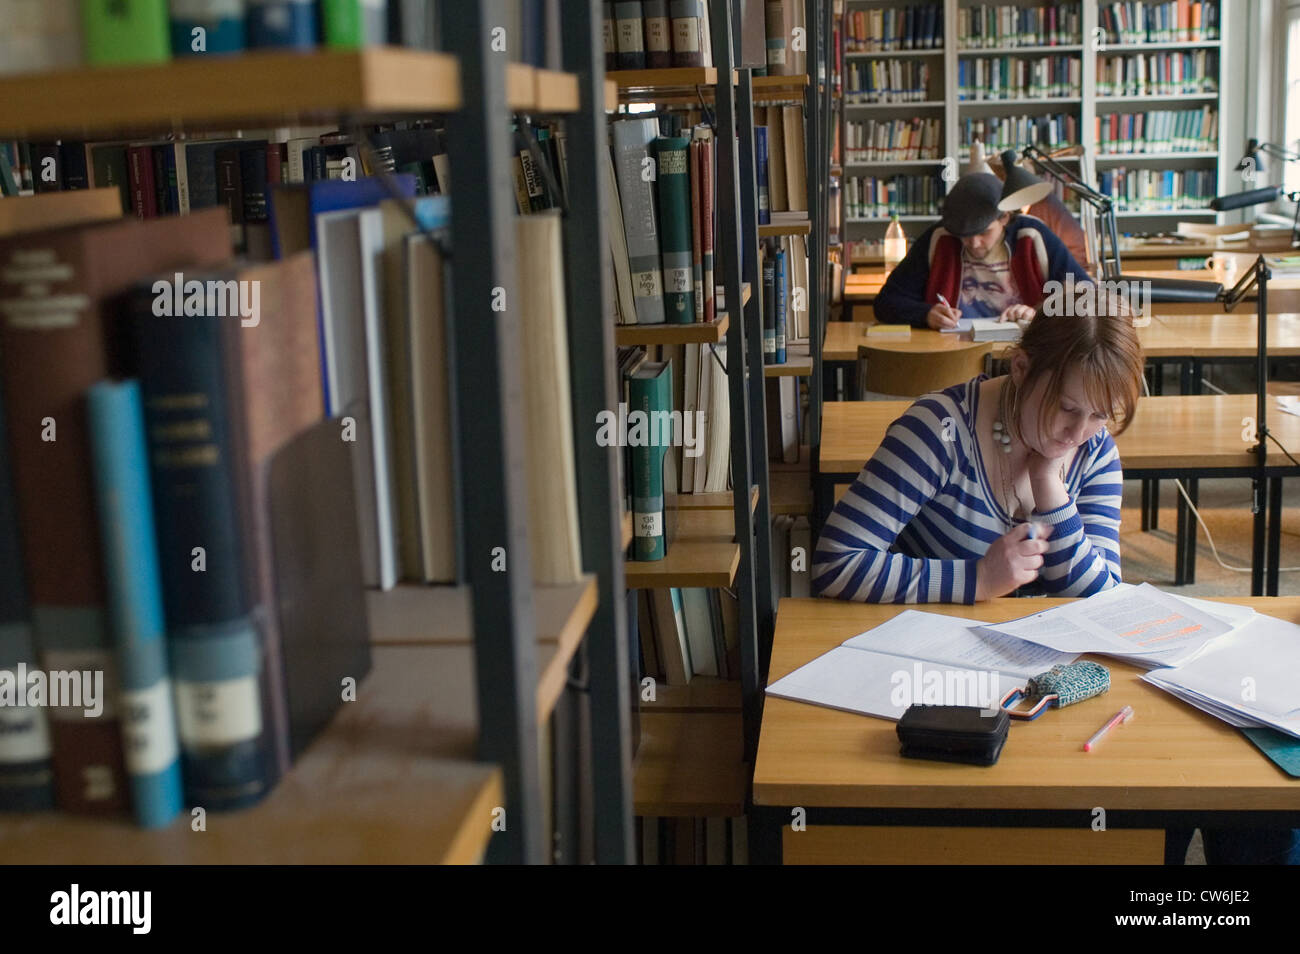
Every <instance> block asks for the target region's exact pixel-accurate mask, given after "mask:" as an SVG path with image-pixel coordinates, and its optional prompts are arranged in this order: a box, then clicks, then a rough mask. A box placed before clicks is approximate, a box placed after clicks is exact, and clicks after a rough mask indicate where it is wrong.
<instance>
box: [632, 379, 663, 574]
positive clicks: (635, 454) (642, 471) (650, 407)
mask: <svg viewBox="0 0 1300 954" xmlns="http://www.w3.org/2000/svg"><path fill="white" fill-rule="evenodd" d="M672 409H673V368H672V365H671V364H669V363H668V362H667V361H646V362H644V363H642V364H641V366H640V367H639V368H637V369H636V370H635V371H633V372H632V373H631V374H630V375H629V376H628V422H627V443H628V445H629V446H630V447H631V448H632V559H634V560H662V559H663V558H664V557H665V556H667V555H668V542H667V539H666V538H665V536H664V456H665V453H666V452H667V450H668V447H669V445H671V444H672V442H673V428H672V417H671V413H672Z"/></svg>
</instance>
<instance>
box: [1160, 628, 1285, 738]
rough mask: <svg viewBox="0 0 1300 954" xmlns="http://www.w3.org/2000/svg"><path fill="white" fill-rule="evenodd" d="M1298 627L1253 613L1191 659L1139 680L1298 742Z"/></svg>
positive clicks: (1242, 723)
mask: <svg viewBox="0 0 1300 954" xmlns="http://www.w3.org/2000/svg"><path fill="white" fill-rule="evenodd" d="M1297 673H1300V626H1297V625H1295V624H1294V623H1287V622H1284V621H1283V620H1280V619H1274V618H1273V617H1271V616H1262V615H1259V614H1256V615H1255V616H1254V617H1253V618H1252V619H1251V620H1250V621H1249V622H1247V623H1246V624H1245V625H1244V626H1241V627H1240V628H1238V629H1236V630H1234V631H1233V632H1232V633H1231V634H1230V635H1228V636H1225V637H1224V638H1223V639H1221V640H1218V641H1217V642H1215V643H1214V645H1212V646H1209V647H1207V649H1206V650H1205V652H1203V653H1201V654H1200V655H1198V656H1197V657H1196V658H1195V659H1192V660H1190V661H1188V662H1185V663H1183V664H1182V665H1181V666H1177V667H1175V668H1172V669H1158V670H1156V671H1155V672H1149V673H1147V674H1146V675H1144V676H1143V677H1142V678H1143V679H1145V680H1146V681H1147V682H1149V683H1151V684H1152V685H1155V686H1159V687H1160V688H1161V689H1164V690H1165V691H1166V692H1169V693H1172V694H1173V695H1175V696H1177V697H1178V698H1179V699H1182V700H1183V701H1184V702H1188V703H1190V704H1192V705H1194V706H1196V707H1197V708H1198V709H1202V710H1204V711H1205V712H1208V713H1210V714H1211V715H1214V716H1218V717H1219V718H1220V719H1222V720H1223V721H1224V722H1227V723H1228V724H1229V725H1235V726H1237V727H1238V728H1251V727H1253V726H1268V727H1270V728H1273V729H1277V730H1278V731H1279V732H1285V733H1287V734H1288V735H1292V736H1296V737H1297V738H1300V679H1297V676H1296V674H1297Z"/></svg>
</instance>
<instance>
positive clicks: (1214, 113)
mask: <svg viewBox="0 0 1300 954" xmlns="http://www.w3.org/2000/svg"><path fill="white" fill-rule="evenodd" d="M1218 149H1219V111H1218V110H1217V109H1215V108H1214V107H1213V106H1202V107H1201V108H1200V109H1156V110H1151V111H1149V112H1144V113H1108V114H1105V115H1101V116H1098V117H1097V155H1099V156H1108V155H1111V156H1113V155H1127V154H1129V153H1176V152H1217V151H1218Z"/></svg>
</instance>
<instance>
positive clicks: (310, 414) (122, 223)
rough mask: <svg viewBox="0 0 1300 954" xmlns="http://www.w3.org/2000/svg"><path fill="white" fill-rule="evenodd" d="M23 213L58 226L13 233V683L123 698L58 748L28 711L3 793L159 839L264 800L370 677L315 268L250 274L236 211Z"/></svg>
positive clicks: (8, 401) (9, 308) (38, 714)
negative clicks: (62, 685) (58, 676)
mask: <svg viewBox="0 0 1300 954" xmlns="http://www.w3.org/2000/svg"><path fill="white" fill-rule="evenodd" d="M105 196H107V197H108V204H109V207H110V208H111V211H112V213H113V214H114V215H116V216H117V217H113V216H108V217H104V215H103V214H102V212H103V209H102V207H101V205H100V203H101V200H102V199H103V197H105ZM13 204H17V205H20V206H24V205H25V206H26V209H23V208H14V207H13ZM0 206H4V207H8V208H5V209H4V212H5V215H6V221H7V222H9V223H12V219H13V218H14V216H17V217H20V218H26V219H27V221H28V222H29V223H35V222H39V223H40V225H38V226H37V227H36V230H33V231H26V232H10V234H8V235H6V236H4V237H2V238H0V261H3V262H4V263H5V265H6V268H5V270H4V277H3V278H0V310H2V311H3V313H4V314H5V316H6V318H5V322H4V324H3V327H0V341H3V347H0V352H3V361H2V364H0V378H2V379H3V401H2V403H3V405H4V416H5V422H6V425H7V430H8V435H7V440H5V441H3V442H0V472H3V473H5V474H6V475H9V476H10V477H11V478H12V503H13V507H12V509H9V507H8V504H9V503H10V502H11V501H10V500H9V498H10V493H8V492H6V493H4V494H2V495H0V496H3V497H4V498H5V500H6V506H5V507H4V510H5V513H4V514H3V516H4V517H5V519H6V521H7V525H6V526H3V527H0V547H2V548H6V549H9V548H11V547H13V548H16V547H18V542H19V541H20V540H21V548H20V549H17V550H16V552H15V551H13V550H11V551H10V552H9V553H8V555H7V556H6V557H5V558H4V559H0V564H4V565H5V566H6V572H5V573H3V574H0V588H4V589H5V590H6V593H5V598H4V599H0V605H3V606H4V607H5V611H6V618H5V619H4V623H5V626H4V627H0V628H3V629H4V631H5V632H6V636H7V638H6V640H5V644H4V646H3V647H2V648H3V653H0V655H3V657H4V658H0V668H4V669H8V670H10V671H12V670H13V669H14V668H17V667H18V666H26V667H31V668H36V667H37V666H38V665H42V666H44V667H45V669H46V670H47V672H48V673H49V674H50V675H51V676H53V674H55V673H61V672H66V671H67V670H68V669H69V668H72V669H73V670H74V671H76V672H86V673H89V672H92V671H93V672H95V673H98V674H99V676H100V677H101V678H103V679H104V683H103V692H104V696H105V697H106V699H105V698H101V700H100V701H101V702H102V703H103V705H102V709H101V711H100V712H91V711H83V710H81V709H79V708H72V709H61V710H51V716H52V718H51V719H50V720H49V726H48V728H49V735H48V737H47V736H46V733H45V731H44V728H43V726H42V724H41V723H42V720H43V717H44V711H43V710H41V709H29V710H28V712H27V713H26V715H28V716H30V718H28V719H26V720H24V721H23V723H22V725H19V726H17V727H16V729H15V731H16V733H17V735H16V736H15V735H14V734H12V733H6V737H5V738H4V740H3V741H0V748H4V749H6V750H7V751H5V755H6V756H7V757H6V758H4V759H2V760H0V762H2V763H3V768H2V769H0V774H3V775H4V779H3V781H4V782H5V783H7V784H3V785H0V802H3V803H4V804H5V807H9V808H40V807H49V805H50V804H51V802H52V801H53V802H57V804H58V806H59V807H61V808H63V809H65V810H69V811H73V812H78V813H84V814H99V815H118V814H121V813H123V812H125V811H127V810H128V808H130V807H134V810H135V813H136V818H137V820H138V821H139V822H140V823H141V824H142V825H145V826H149V827H154V826H160V825H165V824H167V823H169V822H170V821H171V820H172V819H173V818H174V817H175V815H176V814H177V813H178V812H179V811H180V810H181V808H182V805H183V804H187V805H197V806H202V807H203V808H205V809H207V810H224V809H232V808H238V807H243V806H245V805H248V804H251V803H253V802H256V801H258V800H259V799H261V798H262V797H263V796H265V794H266V793H267V792H268V791H269V790H270V789H271V787H272V786H273V784H274V783H275V781H276V779H277V778H278V777H279V776H280V775H281V774H283V772H284V771H286V770H287V768H288V765H289V764H290V760H291V759H292V758H293V757H295V756H296V755H297V754H298V753H299V752H301V751H302V749H303V748H304V747H305V745H306V744H307V743H308V742H310V740H311V737H312V736H313V735H314V734H315V733H316V732H317V731H319V729H320V728H321V727H323V725H324V724H325V722H326V721H328V719H329V717H330V715H331V714H332V713H333V712H334V711H335V709H336V708H337V707H338V705H339V704H340V702H341V701H342V700H341V697H340V692H339V687H340V685H343V684H345V683H344V682H343V679H344V677H351V678H353V679H360V678H362V677H363V676H364V675H365V674H366V672H368V670H369V668H370V661H369V650H368V633H367V632H366V611H365V602H364V593H363V591H362V587H361V575H360V568H359V562H360V555H359V550H358V547H357V527H356V522H355V519H354V496H353V488H352V481H351V479H350V478H351V467H350V463H349V459H350V456H351V450H350V447H351V446H352V445H350V444H348V443H345V442H343V441H340V440H339V433H340V431H339V425H338V423H337V422H334V421H330V420H328V419H326V418H325V417H324V404H323V393H322V392H323V381H322V375H321V363H320V352H319V346H318V341H319V339H318V334H317V317H316V312H317V298H316V294H315V288H316V276H315V272H316V269H315V264H314V261H313V258H312V256H311V255H310V254H307V255H301V256H293V257H290V258H287V259H285V260H284V261H281V262H276V263H272V264H259V265H245V264H240V263H238V262H234V261H232V260H231V259H230V255H231V244H230V233H229V229H228V223H227V220H226V215H225V212H224V210H221V209H208V210H203V211H199V212H195V213H193V214H192V215H189V216H183V217H181V216H173V217H168V218H161V219H155V220H151V221H148V222H139V221H136V220H134V219H123V218H121V217H120V211H121V210H120V207H119V205H118V201H117V194H116V192H115V191H114V190H102V189H101V190H86V191H80V192H75V193H69V194H52V195H41V196H32V197H27V198H16V199H5V200H0ZM89 219H98V220H99V221H97V222H96V223H95V224H80V225H78V224H75V223H85V222H87V220H89ZM59 221H62V222H64V223H65V224H67V225H69V226H70V227H65V228H58V229H53V230H48V231H46V230H42V229H46V228H48V227H49V226H50V225H54V224H57V223H58V222H59ZM42 263H45V264H47V265H57V269H55V271H56V272H57V274H53V275H52V274H51V272H50V271H49V269H46V272H45V274H44V277H43V278H42V280H41V281H40V282H33V281H31V280H30V279H31V278H32V277H33V275H34V274H36V273H34V272H32V269H33V268H34V267H37V266H41V267H44V265H42ZM214 287H215V291H214ZM236 289H237V290H236ZM51 306H54V307H51ZM249 306H251V307H249ZM178 319H179V320H178ZM56 428H57V431H56ZM307 486H310V487H312V488H313V492H312V493H310V494H305V493H303V488H304V487H307ZM8 489H9V488H5V490H6V491H8ZM325 526H328V528H329V529H328V532H324V531H323V527H325ZM322 632H328V633H329V634H330V638H329V639H327V640H321V638H320V636H321V633H322ZM15 635H17V645H15V643H14V636H15ZM50 701H54V700H50ZM23 743H26V745H25V746H24V744H23ZM15 744H16V745H17V746H18V747H17V749H16V750H15V748H14V746H15ZM15 752H18V753H23V754H22V755H21V757H18V758H15V757H14V756H15ZM128 773H129V781H128Z"/></svg>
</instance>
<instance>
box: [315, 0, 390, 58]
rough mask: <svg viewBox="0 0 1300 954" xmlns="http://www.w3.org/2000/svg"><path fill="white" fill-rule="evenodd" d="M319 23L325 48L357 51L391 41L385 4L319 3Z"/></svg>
mask: <svg viewBox="0 0 1300 954" xmlns="http://www.w3.org/2000/svg"><path fill="white" fill-rule="evenodd" d="M320 19H321V33H322V35H323V38H324V41H325V45H326V46H332V47H336V48H342V49H357V48H358V47H362V46H370V45H373V44H377V43H383V42H384V41H385V40H386V39H387V37H388V8H387V4H386V3H385V0H320Z"/></svg>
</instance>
